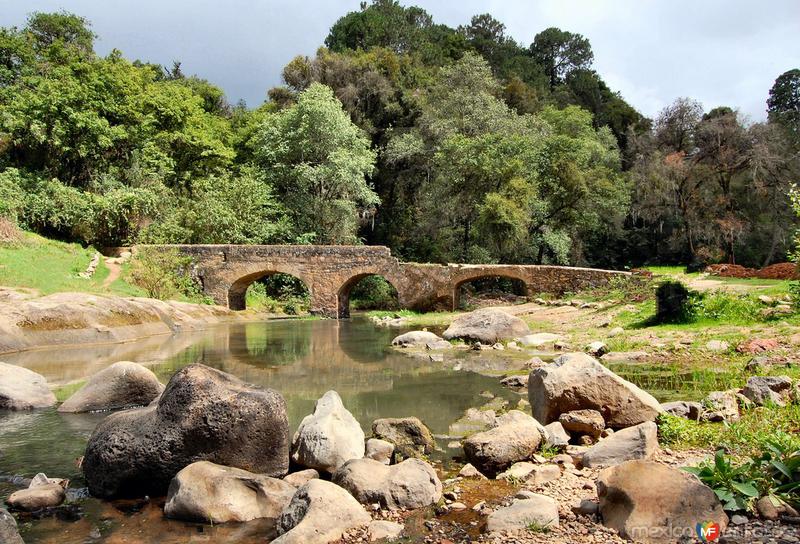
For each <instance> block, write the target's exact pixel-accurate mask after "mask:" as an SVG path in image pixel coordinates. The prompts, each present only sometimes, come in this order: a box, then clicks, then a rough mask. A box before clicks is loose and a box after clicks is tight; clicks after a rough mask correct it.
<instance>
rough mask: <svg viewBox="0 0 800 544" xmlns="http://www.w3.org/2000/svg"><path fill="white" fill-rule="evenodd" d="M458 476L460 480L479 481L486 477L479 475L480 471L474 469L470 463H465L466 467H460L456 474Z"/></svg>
mask: <svg viewBox="0 0 800 544" xmlns="http://www.w3.org/2000/svg"><path fill="white" fill-rule="evenodd" d="M458 475H459V476H461V477H462V478H478V479H481V480H485V479H486V476H484V475H483V474H481V471H479V470H478V469H477V468H475V466H474V465H472V464H471V463H467V464H466V465H464V466H463V467H461V470H460V471H459V472H458Z"/></svg>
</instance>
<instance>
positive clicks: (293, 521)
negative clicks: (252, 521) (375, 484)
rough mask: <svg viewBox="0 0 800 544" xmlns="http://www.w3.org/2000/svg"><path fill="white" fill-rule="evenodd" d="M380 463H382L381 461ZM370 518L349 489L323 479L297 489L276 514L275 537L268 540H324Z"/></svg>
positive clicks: (287, 543)
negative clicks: (282, 508) (277, 535)
mask: <svg viewBox="0 0 800 544" xmlns="http://www.w3.org/2000/svg"><path fill="white" fill-rule="evenodd" d="M381 466H383V465H381ZM370 521H371V518H370V516H369V514H368V513H367V512H366V510H364V507H363V506H361V505H360V504H359V503H358V501H357V500H355V499H354V498H353V496H352V495H350V493H348V492H347V491H346V490H344V489H342V488H341V487H339V486H338V485H336V484H332V483H331V482H326V481H324V480H311V481H310V482H308V483H307V484H306V485H304V486H303V487H301V488H300V489H298V490H297V491H296V492H295V494H294V496H293V497H292V500H291V502H290V503H289V506H287V507H286V508H285V509H284V510H283V512H282V513H281V516H280V518H278V534H279V535H280V536H279V537H278V538H276V539H275V540H273V541H272V544H308V543H311V542H313V543H315V544H317V543H319V544H327V543H329V542H336V541H337V540H339V539H340V538H341V537H342V535H343V534H344V533H345V532H347V531H349V530H351V529H355V528H357V527H363V526H365V525H367V524H369V523H370Z"/></svg>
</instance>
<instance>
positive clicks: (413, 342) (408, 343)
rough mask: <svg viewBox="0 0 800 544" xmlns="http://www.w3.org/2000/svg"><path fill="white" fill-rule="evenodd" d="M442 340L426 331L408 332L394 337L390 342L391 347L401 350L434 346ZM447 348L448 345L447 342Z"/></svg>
mask: <svg viewBox="0 0 800 544" xmlns="http://www.w3.org/2000/svg"><path fill="white" fill-rule="evenodd" d="M441 341H442V338H441V337H440V336H438V335H436V334H433V333H432V332H428V331H410V332H407V333H405V334H401V335H400V336H396V337H395V338H394V340H392V345H393V346H399V347H403V348H407V347H425V346H426V345H427V344H436V343H438V342H441ZM447 345H448V346H449V345H450V343H449V342H447Z"/></svg>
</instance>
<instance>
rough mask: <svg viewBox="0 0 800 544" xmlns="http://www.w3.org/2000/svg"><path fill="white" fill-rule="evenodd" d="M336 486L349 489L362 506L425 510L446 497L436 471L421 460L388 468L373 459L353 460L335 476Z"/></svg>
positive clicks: (333, 478) (404, 462)
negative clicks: (443, 494) (373, 505)
mask: <svg viewBox="0 0 800 544" xmlns="http://www.w3.org/2000/svg"><path fill="white" fill-rule="evenodd" d="M331 481H333V483H335V484H337V485H339V486H341V487H343V488H344V489H346V490H348V491H349V492H350V494H351V495H353V496H354V497H355V498H356V499H357V500H358V501H359V502H360V503H362V504H375V503H377V504H380V505H381V507H382V508H388V509H390V510H396V509H398V508H408V509H413V508H422V507H424V506H429V505H431V504H435V503H436V502H438V501H439V499H440V498H441V497H442V483H441V482H440V481H439V478H438V477H437V476H436V471H434V470H433V468H432V467H431V466H430V465H429V464H428V463H426V462H425V461H421V460H420V459H413V458H412V459H406V460H405V461H403V462H402V463H398V464H396V465H391V466H386V465H384V464H383V463H379V462H378V461H374V460H372V459H353V460H351V461H348V462H347V463H345V464H344V465H343V466H342V467H341V468H340V469H339V470H337V471H336V472H334V473H333V477H332V480H331Z"/></svg>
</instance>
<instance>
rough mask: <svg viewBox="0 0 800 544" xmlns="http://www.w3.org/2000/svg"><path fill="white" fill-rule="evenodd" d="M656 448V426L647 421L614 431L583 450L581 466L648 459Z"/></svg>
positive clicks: (599, 465)
mask: <svg viewBox="0 0 800 544" xmlns="http://www.w3.org/2000/svg"><path fill="white" fill-rule="evenodd" d="M657 449H658V427H657V426H656V424H655V423H654V422H652V421H647V422H645V423H642V424H640V425H636V426H634V427H628V428H627V429H622V430H620V431H617V432H615V433H614V434H612V435H611V436H609V437H608V438H605V439H603V440H601V441H600V442H599V443H597V444H596V445H595V446H592V447H591V448H589V449H588V450H586V452H584V454H583V457H582V458H581V463H582V464H583V466H585V467H588V468H593V467H608V466H613V465H618V464H620V463H623V462H625V461H631V460H633V459H649V458H650V457H652V456H653V453H655V451H656V450H657Z"/></svg>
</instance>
